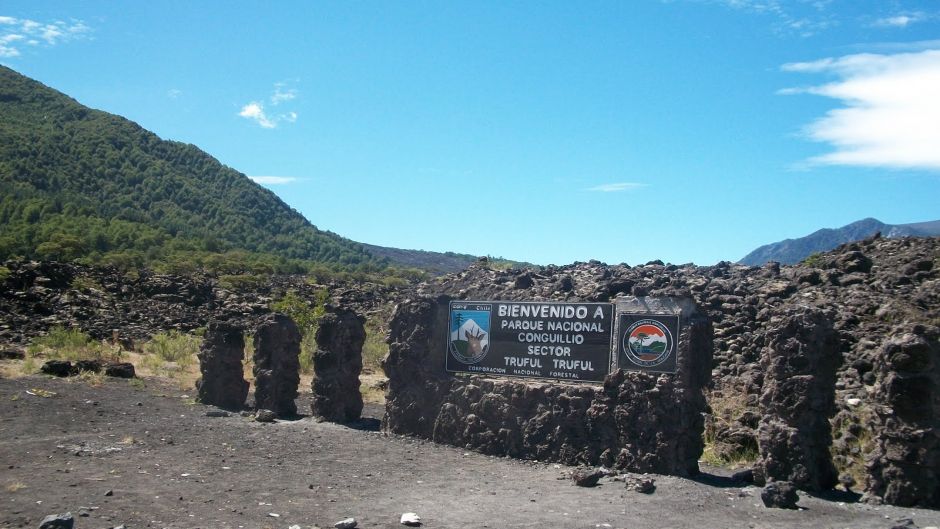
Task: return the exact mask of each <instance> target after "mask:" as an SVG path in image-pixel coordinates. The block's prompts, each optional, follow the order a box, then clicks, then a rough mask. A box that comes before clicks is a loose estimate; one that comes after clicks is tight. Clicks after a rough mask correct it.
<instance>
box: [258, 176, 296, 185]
mask: <svg viewBox="0 0 940 529" xmlns="http://www.w3.org/2000/svg"><path fill="white" fill-rule="evenodd" d="M248 178H250V179H252V180H254V181H255V182H257V183H259V184H262V185H272V186H276V185H282V184H289V183H291V182H296V181H297V180H298V179H297V178H296V177H293V176H249V177H248Z"/></svg>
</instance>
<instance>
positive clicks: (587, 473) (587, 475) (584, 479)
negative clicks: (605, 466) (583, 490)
mask: <svg viewBox="0 0 940 529" xmlns="http://www.w3.org/2000/svg"><path fill="white" fill-rule="evenodd" d="M602 477H604V471H603V470H599V469H593V468H579V469H577V470H575V471H574V472H573V473H572V474H571V479H572V480H573V481H574V484H575V485H577V486H579V487H593V486H595V485H597V482H598V481H599V480H600V479H601V478H602Z"/></svg>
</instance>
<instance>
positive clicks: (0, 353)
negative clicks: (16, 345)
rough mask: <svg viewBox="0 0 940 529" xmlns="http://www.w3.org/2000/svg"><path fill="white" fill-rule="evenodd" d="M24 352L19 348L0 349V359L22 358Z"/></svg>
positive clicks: (24, 356) (24, 355) (24, 354)
mask: <svg viewBox="0 0 940 529" xmlns="http://www.w3.org/2000/svg"><path fill="white" fill-rule="evenodd" d="M24 358H26V353H25V352H23V351H20V350H19V349H0V360H23V359H24Z"/></svg>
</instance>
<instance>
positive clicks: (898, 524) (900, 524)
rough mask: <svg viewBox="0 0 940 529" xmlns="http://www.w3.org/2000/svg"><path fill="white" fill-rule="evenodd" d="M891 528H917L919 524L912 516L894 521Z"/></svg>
mask: <svg viewBox="0 0 940 529" xmlns="http://www.w3.org/2000/svg"><path fill="white" fill-rule="evenodd" d="M891 529H917V524H915V523H914V520H913V519H911V518H901V519H898V520H895V521H894V525H892V526H891Z"/></svg>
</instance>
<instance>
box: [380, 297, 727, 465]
mask: <svg viewBox="0 0 940 529" xmlns="http://www.w3.org/2000/svg"><path fill="white" fill-rule="evenodd" d="M449 301H450V298H448V297H446V296H440V297H437V298H418V299H413V300H409V301H406V302H403V303H401V304H400V305H399V306H398V307H397V308H396V310H395V313H394V315H393V317H392V322H391V330H390V335H389V354H388V356H387V357H386V358H385V360H384V362H383V368H384V369H385V373H386V376H388V378H389V381H388V389H387V392H386V414H385V420H384V422H383V427H384V428H385V429H386V431H389V432H392V433H397V434H407V435H416V436H420V437H424V438H427V439H431V440H433V441H435V442H439V443H444V444H450V445H455V446H460V447H465V448H467V449H472V450H478V451H480V452H483V453H486V454H492V455H500V456H510V457H516V458H523V459H537V460H541V461H555V462H559V463H564V464H569V465H577V464H589V465H597V464H603V465H606V466H612V467H616V468H620V469H624V470H629V471H634V472H656V473H661V474H672V475H680V476H688V475H694V474H696V473H697V472H698V459H699V457H700V456H701V453H702V448H703V445H702V430H703V419H702V413H703V412H704V410H705V398H704V396H703V392H702V390H703V388H704V386H705V385H706V384H707V381H708V378H709V373H710V366H711V354H712V351H711V324H710V323H709V322H708V320H707V319H706V318H704V317H702V316H701V315H700V314H699V313H698V312H696V311H695V309H694V305H693V304H692V303H691V301H690V300H685V301H684V302H683V307H685V309H684V311H683V319H684V325H683V331H682V334H681V337H680V339H679V351H678V361H679V373H678V374H676V375H670V374H654V373H640V372H624V371H621V370H618V371H615V372H614V373H612V374H611V375H609V376H608V377H607V378H606V380H605V381H604V383H603V385H589V384H572V383H554V382H548V381H541V380H525V379H509V378H490V377H481V376H475V375H462V374H461V375H453V374H448V373H446V372H445V370H444V358H445V357H444V355H445V339H446V334H447V333H446V329H447V327H448V322H447V317H448V302H449Z"/></svg>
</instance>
